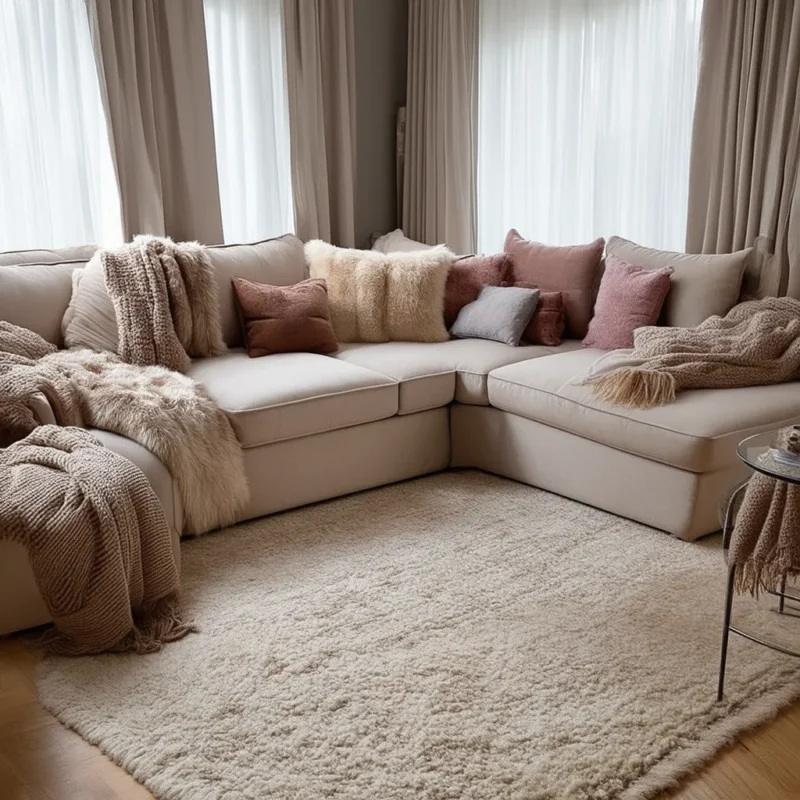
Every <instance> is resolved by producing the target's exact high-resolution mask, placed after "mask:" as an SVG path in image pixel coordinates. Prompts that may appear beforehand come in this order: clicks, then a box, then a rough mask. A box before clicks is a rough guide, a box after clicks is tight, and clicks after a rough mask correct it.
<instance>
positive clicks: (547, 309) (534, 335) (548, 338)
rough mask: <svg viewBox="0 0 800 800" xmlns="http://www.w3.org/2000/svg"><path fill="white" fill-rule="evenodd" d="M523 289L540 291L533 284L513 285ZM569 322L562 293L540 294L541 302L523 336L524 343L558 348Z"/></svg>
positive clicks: (520, 283)
mask: <svg viewBox="0 0 800 800" xmlns="http://www.w3.org/2000/svg"><path fill="white" fill-rule="evenodd" d="M513 285H514V286H521V287H522V288H523V289H538V288H539V287H538V286H535V285H534V284H532V283H525V282H524V281H520V282H519V283H515V284H513ZM566 322H567V312H566V309H565V308H564V298H563V297H562V295H561V292H542V291H540V292H539V302H538V303H537V304H536V311H534V312H533V316H532V317H531V321H530V322H529V323H528V327H527V328H526V329H525V333H523V334H522V341H523V342H526V343H527V344H545V345H548V346H549V347H556V346H558V345H560V344H561V340H562V338H563V336H564V326H565V325H566Z"/></svg>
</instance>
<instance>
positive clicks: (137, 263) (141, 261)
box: [99, 236, 226, 372]
mask: <svg viewBox="0 0 800 800" xmlns="http://www.w3.org/2000/svg"><path fill="white" fill-rule="evenodd" d="M99 257H100V259H101V261H102V264H103V274H104V277H105V283H106V290H107V291H108V294H109V296H110V298H111V301H112V303H113V305H114V311H115V314H116V318H117V328H118V336H119V345H118V349H117V352H118V353H119V355H120V357H121V358H122V360H123V361H127V362H128V363H129V364H137V365H139V366H150V365H156V364H160V365H161V366H163V367H167V368H168V369H172V370H176V371H177V372H186V370H187V369H188V367H189V359H190V357H196V358H200V357H206V356H218V355H220V354H221V353H224V352H225V350H226V347H225V343H224V342H223V340H222V326H221V322H220V314H219V304H218V302H217V285H216V281H215V280H214V272H213V267H212V266H211V262H210V261H209V258H208V255H207V254H206V250H205V248H204V247H203V246H202V245H201V244H198V243H197V242H178V243H175V242H173V241H172V240H171V239H169V238H155V237H153V236H136V237H135V238H134V240H133V241H132V242H130V243H129V244H124V245H122V247H119V248H117V249H116V250H103V251H100V253H99Z"/></svg>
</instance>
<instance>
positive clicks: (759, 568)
mask: <svg viewBox="0 0 800 800" xmlns="http://www.w3.org/2000/svg"><path fill="white" fill-rule="evenodd" d="M776 445H777V446H778V447H779V448H781V449H783V450H788V451H789V452H790V453H794V454H795V455H800V432H798V431H796V430H794V429H793V428H784V429H783V430H782V431H781V432H780V434H779V435H778V437H777V442H776ZM728 564H729V565H732V564H735V565H736V566H737V567H738V570H737V573H736V588H737V590H738V591H740V592H750V593H751V594H758V592H759V590H761V589H764V590H766V591H776V590H778V589H780V586H781V583H782V581H783V580H784V579H785V578H789V577H791V576H792V575H800V486H797V485H796V484H790V483H787V482H786V481H780V480H778V479H776V478H772V477H770V476H769V475H764V474H762V473H760V472H756V473H755V474H754V475H753V477H752V478H750V482H749V483H748V485H747V489H746V490H745V494H744V500H742V505H741V507H740V508H739V512H738V514H737V515H736V524H735V526H734V529H733V535H732V536H731V546H730V549H729V551H728Z"/></svg>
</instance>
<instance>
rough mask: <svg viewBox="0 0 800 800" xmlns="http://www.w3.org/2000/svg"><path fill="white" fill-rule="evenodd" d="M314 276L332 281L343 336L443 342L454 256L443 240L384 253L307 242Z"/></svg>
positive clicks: (332, 301)
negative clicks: (412, 249)
mask: <svg viewBox="0 0 800 800" xmlns="http://www.w3.org/2000/svg"><path fill="white" fill-rule="evenodd" d="M305 252H306V261H307V262H308V265H309V272H310V274H311V277H312V278H324V279H325V281H326V282H327V286H328V301H329V303H330V310H331V321H332V322H333V327H334V330H335V331H336V338H337V339H338V340H339V341H340V342H388V341H401V342H444V341H447V339H448V338H449V336H448V333H447V328H446V327H445V324H444V296H445V285H446V283H447V273H448V272H449V270H450V265H451V264H452V263H453V260H454V258H455V256H454V255H453V253H452V252H451V251H450V250H449V249H448V248H447V247H445V246H444V245H438V246H437V247H432V248H430V249H428V250H420V251H416V252H405V253H403V252H398V253H380V252H377V251H375V250H354V249H348V248H343V247H335V246H334V245H332V244H328V243H327V242H322V241H320V240H319V239H315V240H313V241H310V242H308V243H307V244H306V246H305Z"/></svg>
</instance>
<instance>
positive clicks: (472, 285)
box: [444, 253, 511, 329]
mask: <svg viewBox="0 0 800 800" xmlns="http://www.w3.org/2000/svg"><path fill="white" fill-rule="evenodd" d="M510 270H511V260H510V259H509V257H508V256H507V255H506V254H505V253H497V254H496V255H490V256H464V257H463V258H459V259H456V260H455V261H454V262H453V265H452V266H451V267H450V272H448V273H447V286H446V288H445V296H444V323H445V325H446V326H447V327H448V329H449V328H451V327H452V325H453V323H454V322H455V321H456V317H457V316H458V312H459V311H461V309H462V308H464V306H465V305H467V304H468V303H472V302H474V301H475V300H477V299H478V295H479V294H480V293H481V289H483V287H484V286H500V284H501V283H503V281H504V280H506V278H507V277H508V275H509V274H510Z"/></svg>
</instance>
